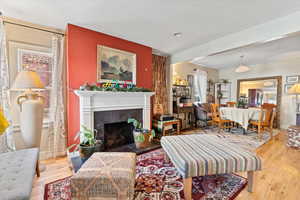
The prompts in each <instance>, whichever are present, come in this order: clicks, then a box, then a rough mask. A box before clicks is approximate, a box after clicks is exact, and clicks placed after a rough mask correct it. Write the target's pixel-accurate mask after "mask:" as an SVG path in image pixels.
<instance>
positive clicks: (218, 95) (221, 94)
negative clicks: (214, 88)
mask: <svg viewBox="0 0 300 200" xmlns="http://www.w3.org/2000/svg"><path fill="white" fill-rule="evenodd" d="M222 97H223V93H222V92H221V91H218V92H217V98H218V99H222Z"/></svg>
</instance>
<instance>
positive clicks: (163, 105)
mask: <svg viewBox="0 0 300 200" xmlns="http://www.w3.org/2000/svg"><path fill="white" fill-rule="evenodd" d="M167 67H169V58H168V57H165V56H158V55H152V70H153V76H152V80H153V83H152V85H153V89H154V92H155V97H154V100H153V114H154V115H156V114H168V113H169V106H168V89H167V79H166V70H167Z"/></svg>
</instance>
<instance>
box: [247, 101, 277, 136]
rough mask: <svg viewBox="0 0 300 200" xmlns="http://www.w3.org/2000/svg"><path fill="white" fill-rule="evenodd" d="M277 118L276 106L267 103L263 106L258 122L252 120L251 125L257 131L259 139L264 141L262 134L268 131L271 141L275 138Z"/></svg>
mask: <svg viewBox="0 0 300 200" xmlns="http://www.w3.org/2000/svg"><path fill="white" fill-rule="evenodd" d="M275 116H276V105H275V104H268V103H265V104H263V105H261V112H260V114H259V118H258V120H255V121H254V120H250V122H249V124H250V125H252V126H254V127H255V128H256V130H257V133H258V135H259V138H260V139H262V133H263V132H264V131H268V132H269V133H270V137H271V139H272V138H273V126H274V119H275Z"/></svg>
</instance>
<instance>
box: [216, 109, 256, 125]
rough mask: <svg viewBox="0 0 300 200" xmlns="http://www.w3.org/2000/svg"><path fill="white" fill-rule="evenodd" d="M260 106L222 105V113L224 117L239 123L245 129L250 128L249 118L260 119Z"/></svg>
mask: <svg viewBox="0 0 300 200" xmlns="http://www.w3.org/2000/svg"><path fill="white" fill-rule="evenodd" d="M260 112H261V109H260V108H248V109H242V108H229V107H221V108H220V115H221V118H222V119H229V120H231V121H234V122H237V123H239V124H240V125H241V126H242V127H243V128H244V129H247V128H248V124H249V120H258V119H259V113H260Z"/></svg>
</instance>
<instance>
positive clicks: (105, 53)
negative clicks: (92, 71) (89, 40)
mask: <svg viewBox="0 0 300 200" xmlns="http://www.w3.org/2000/svg"><path fill="white" fill-rule="evenodd" d="M111 80H118V81H130V82H132V83H133V84H135V83H136V54H134V53H131V52H127V51H122V50H119V49H113V48H109V47H106V46H100V45H98V46H97V81H98V82H106V81H111Z"/></svg>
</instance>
